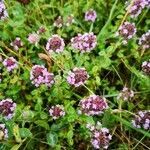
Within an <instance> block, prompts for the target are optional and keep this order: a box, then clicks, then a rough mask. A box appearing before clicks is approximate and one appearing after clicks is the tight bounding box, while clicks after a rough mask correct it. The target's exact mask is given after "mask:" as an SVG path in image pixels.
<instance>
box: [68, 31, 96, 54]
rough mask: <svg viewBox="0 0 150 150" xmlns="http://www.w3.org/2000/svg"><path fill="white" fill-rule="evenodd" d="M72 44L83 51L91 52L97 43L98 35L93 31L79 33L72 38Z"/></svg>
mask: <svg viewBox="0 0 150 150" xmlns="http://www.w3.org/2000/svg"><path fill="white" fill-rule="evenodd" d="M71 45H72V47H73V48H74V49H77V50H79V51H80V52H82V53H85V52H90V51H91V50H93V49H94V48H95V47H96V45H97V41H96V36H95V35H94V33H93V32H90V33H84V34H78V35H77V36H75V37H74V38H72V39H71Z"/></svg>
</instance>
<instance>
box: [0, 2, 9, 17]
mask: <svg viewBox="0 0 150 150" xmlns="http://www.w3.org/2000/svg"><path fill="white" fill-rule="evenodd" d="M7 17H8V13H7V10H6V7H5V4H4V2H3V0H2V1H0V20H4V19H5V18H7Z"/></svg>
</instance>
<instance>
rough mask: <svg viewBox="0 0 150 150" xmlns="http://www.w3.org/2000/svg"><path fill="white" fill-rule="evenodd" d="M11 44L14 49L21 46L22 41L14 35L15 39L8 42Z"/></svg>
mask: <svg viewBox="0 0 150 150" xmlns="http://www.w3.org/2000/svg"><path fill="white" fill-rule="evenodd" d="M10 45H11V46H13V48H14V50H16V51H17V50H18V49H19V48H21V47H22V46H23V43H22V41H21V39H20V38H19V37H16V39H15V40H14V41H13V42H11V43H10Z"/></svg>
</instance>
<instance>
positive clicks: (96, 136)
mask: <svg viewBox="0 0 150 150" xmlns="http://www.w3.org/2000/svg"><path fill="white" fill-rule="evenodd" d="M87 128H88V129H89V130H90V132H91V143H92V145H93V147H94V148H95V149H107V148H108V146H109V142H110V140H111V139H112V135H110V133H109V129H107V128H104V127H102V124H101V123H100V122H97V123H96V125H92V124H87Z"/></svg>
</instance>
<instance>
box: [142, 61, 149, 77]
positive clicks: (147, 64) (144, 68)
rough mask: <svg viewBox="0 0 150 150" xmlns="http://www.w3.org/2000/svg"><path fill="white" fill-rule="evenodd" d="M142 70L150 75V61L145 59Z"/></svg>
mask: <svg viewBox="0 0 150 150" xmlns="http://www.w3.org/2000/svg"><path fill="white" fill-rule="evenodd" d="M142 70H143V72H144V73H146V74H147V75H150V61H144V62H143V63H142Z"/></svg>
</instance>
